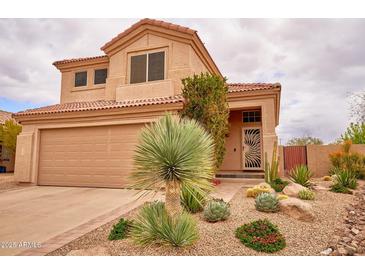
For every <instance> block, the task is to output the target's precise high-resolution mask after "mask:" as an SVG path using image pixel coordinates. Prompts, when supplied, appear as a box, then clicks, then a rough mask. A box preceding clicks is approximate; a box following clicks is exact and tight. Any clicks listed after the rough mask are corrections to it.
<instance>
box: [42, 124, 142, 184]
mask: <svg viewBox="0 0 365 274" xmlns="http://www.w3.org/2000/svg"><path fill="white" fill-rule="evenodd" d="M141 126H142V125H118V126H100V127H85V128H64V129H47V130H42V131H41V141H40V153H39V172H38V184H39V185H57V186H89V187H123V185H125V184H126V183H127V182H128V180H127V179H128V176H129V175H130V171H131V169H132V157H133V151H134V148H135V145H136V144H137V139H138V132H139V130H140V129H141Z"/></svg>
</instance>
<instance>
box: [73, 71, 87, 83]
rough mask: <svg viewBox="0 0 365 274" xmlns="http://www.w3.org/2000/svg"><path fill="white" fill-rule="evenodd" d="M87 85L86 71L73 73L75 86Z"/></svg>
mask: <svg viewBox="0 0 365 274" xmlns="http://www.w3.org/2000/svg"><path fill="white" fill-rule="evenodd" d="M86 85H87V72H86V71H81V72H76V73H75V87H83V86H86Z"/></svg>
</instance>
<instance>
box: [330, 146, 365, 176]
mask: <svg viewBox="0 0 365 274" xmlns="http://www.w3.org/2000/svg"><path fill="white" fill-rule="evenodd" d="M351 146H352V142H351V140H346V141H344V142H343V144H342V147H341V150H340V151H336V152H333V153H330V154H329V158H330V161H331V164H332V167H331V168H330V170H329V172H330V174H331V175H332V174H336V173H337V172H338V171H339V170H348V171H349V172H351V173H352V174H354V175H355V177H356V178H360V179H361V178H364V177H365V156H363V155H361V154H360V153H356V152H351Z"/></svg>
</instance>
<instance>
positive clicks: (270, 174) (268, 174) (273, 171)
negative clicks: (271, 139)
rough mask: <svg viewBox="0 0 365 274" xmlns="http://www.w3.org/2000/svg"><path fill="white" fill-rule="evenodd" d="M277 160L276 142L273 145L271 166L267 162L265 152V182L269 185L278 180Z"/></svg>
mask: <svg viewBox="0 0 365 274" xmlns="http://www.w3.org/2000/svg"><path fill="white" fill-rule="evenodd" d="M278 167H279V159H278V156H277V142H275V143H274V150H273V153H272V158H271V165H270V164H269V162H268V161H267V152H265V182H266V183H268V184H270V183H271V182H272V181H273V180H275V179H276V178H278V177H279V176H278Z"/></svg>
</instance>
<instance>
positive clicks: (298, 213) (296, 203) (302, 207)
mask: <svg viewBox="0 0 365 274" xmlns="http://www.w3.org/2000/svg"><path fill="white" fill-rule="evenodd" d="M279 205H280V210H281V211H282V212H283V213H284V214H286V215H288V216H290V217H292V218H294V219H297V220H300V221H304V222H313V221H314V214H313V208H312V206H311V205H310V204H308V203H306V202H304V201H302V200H299V199H297V198H288V199H285V200H281V201H280V202H279Z"/></svg>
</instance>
